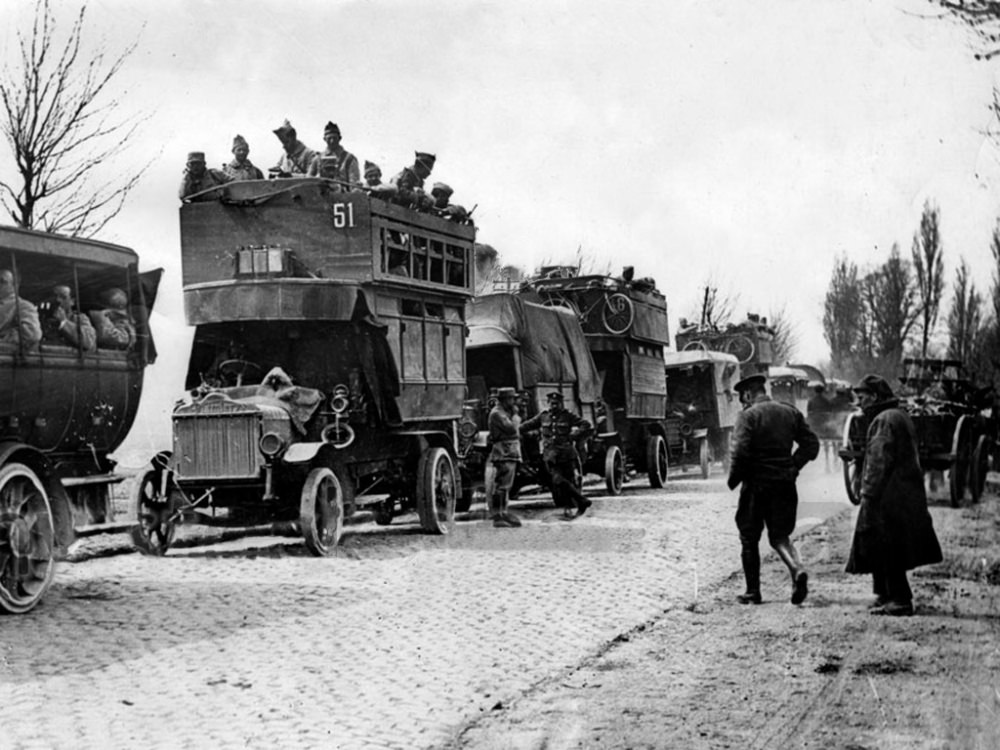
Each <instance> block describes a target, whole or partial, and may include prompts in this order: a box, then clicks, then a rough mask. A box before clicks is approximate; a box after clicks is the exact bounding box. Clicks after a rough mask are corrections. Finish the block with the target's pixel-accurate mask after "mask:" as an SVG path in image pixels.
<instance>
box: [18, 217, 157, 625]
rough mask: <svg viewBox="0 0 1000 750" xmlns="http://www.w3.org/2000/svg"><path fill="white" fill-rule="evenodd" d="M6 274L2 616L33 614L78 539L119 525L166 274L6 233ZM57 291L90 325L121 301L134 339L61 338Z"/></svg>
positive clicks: (78, 246)
mask: <svg viewBox="0 0 1000 750" xmlns="http://www.w3.org/2000/svg"><path fill="white" fill-rule="evenodd" d="M0 274H3V276H4V282H5V285H8V284H9V285H10V286H12V287H13V288H12V289H5V290H4V296H3V299H0V317H2V320H0V326H2V327H3V328H4V335H3V336H2V339H3V340H2V341H0V399H2V405H0V610H2V611H4V612H10V613H23V612H27V611H28V610H30V609H31V608H32V607H34V606H35V605H36V604H37V603H38V602H39V601H40V600H41V598H42V596H43V595H44V593H45V591H46V590H47V589H48V587H49V585H50V584H51V582H52V577H53V574H54V572H55V564H56V559H57V557H58V556H59V553H60V552H61V551H62V550H65V548H66V547H67V546H68V545H69V544H70V542H71V541H72V540H73V538H74V530H75V529H76V528H78V527H90V528H99V527H100V525H102V524H107V523H109V522H111V521H112V520H113V518H112V499H111V492H110V488H111V487H112V486H113V485H115V484H116V483H118V482H121V481H122V480H123V479H124V478H125V476H124V475H122V474H119V473H116V472H115V461H114V460H113V459H112V458H111V457H110V455H109V454H111V453H113V452H114V450H115V449H116V448H118V446H119V445H120V444H121V443H122V441H123V440H124V439H125V436H126V434H127V433H128V431H129V429H130V428H131V426H132V422H133V420H134V419H135V414H136V409H137V407H138V405H139V396H140V394H141V392H142V382H143V375H144V372H145V368H146V365H148V364H150V363H152V362H153V361H154V360H155V358H156V351H155V349H154V346H153V340H152V337H151V335H150V331H149V325H148V320H149V312H150V310H151V309H152V305H153V302H154V299H155V297H156V289H157V285H158V283H159V278H160V271H158V270H157V271H153V272H150V273H146V274H140V273H139V268H138V256H137V255H136V253H135V252H133V251H132V250H130V249H129V248H126V247H121V246H119V245H112V244H108V243H106V242H97V241H94V240H85V239H78V238H71V237H62V236H59V235H55V234H48V233H44V232H36V231H29V230H24V229H15V228H10V227H0ZM56 286H65V287H67V288H68V289H69V290H70V292H71V294H72V297H73V299H74V300H75V301H76V308H77V310H76V312H77V313H78V314H79V315H81V316H85V317H87V318H88V320H89V316H90V314H91V313H92V312H94V311H98V310H100V309H101V308H102V306H103V304H104V303H103V300H104V299H105V295H106V293H107V292H108V291H109V290H111V289H120V290H121V291H122V292H124V293H125V295H126V297H127V302H126V306H125V311H127V314H129V315H130V316H131V319H132V324H133V327H134V334H135V335H134V338H132V339H130V340H127V341H126V342H125V344H124V345H123V346H116V347H114V348H111V347H106V346H104V345H103V342H101V341H99V342H98V344H99V345H97V346H93V342H90V343H89V344H85V343H84V342H83V341H82V340H80V341H78V342H77V343H76V344H74V343H71V342H70V341H69V340H67V339H65V338H61V337H60V336H59V335H58V330H57V329H58V324H57V323H56V322H55V320H54V319H53V318H51V317H50V315H51V314H54V312H55V304H54V301H53V300H54V291H55V287H56ZM18 298H20V300H21V301H20V302H19V301H18ZM123 312H124V311H123ZM99 314H100V313H98V315H99ZM33 316H37V318H36V320H37V321H38V323H37V324H30V325H29V318H31V317H33ZM32 326H34V327H35V329H36V330H37V329H39V328H40V329H41V331H42V332H43V333H44V336H43V338H42V339H41V341H37V340H32V336H31V335H29V334H28V333H27V330H28V329H29V328H31V327H32Z"/></svg>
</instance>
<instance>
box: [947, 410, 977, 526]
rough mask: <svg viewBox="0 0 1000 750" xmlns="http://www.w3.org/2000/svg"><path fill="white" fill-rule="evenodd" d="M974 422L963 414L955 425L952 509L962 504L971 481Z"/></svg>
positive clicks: (950, 478)
mask: <svg viewBox="0 0 1000 750" xmlns="http://www.w3.org/2000/svg"><path fill="white" fill-rule="evenodd" d="M972 439H973V438H972V420H971V419H970V418H969V416H968V415H966V414H963V415H962V416H961V417H959V418H958V423H957V424H956V425H955V434H954V435H953V437H952V441H951V456H952V458H951V468H950V469H949V470H948V489H949V490H950V494H951V507H952V508H957V507H958V506H959V505H961V504H962V497H963V496H964V495H965V488H966V487H967V486H968V481H969V466H970V464H971V462H972Z"/></svg>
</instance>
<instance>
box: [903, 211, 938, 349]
mask: <svg viewBox="0 0 1000 750" xmlns="http://www.w3.org/2000/svg"><path fill="white" fill-rule="evenodd" d="M940 217H941V212H940V209H938V207H937V206H932V205H931V203H930V201H927V202H926V203H924V212H923V214H922V215H921V216H920V229H919V231H917V232H914V234H913V247H912V250H911V253H912V256H913V269H914V271H915V272H916V275H917V286H916V288H917V298H918V300H919V308H920V356H921V357H926V356H927V342H928V341H929V340H930V337H931V335H932V334H933V332H934V326H935V324H936V323H937V318H938V312H939V311H940V309H941V295H942V293H943V292H944V261H943V260H942V257H941V256H942V248H941V231H940V226H939V224H940Z"/></svg>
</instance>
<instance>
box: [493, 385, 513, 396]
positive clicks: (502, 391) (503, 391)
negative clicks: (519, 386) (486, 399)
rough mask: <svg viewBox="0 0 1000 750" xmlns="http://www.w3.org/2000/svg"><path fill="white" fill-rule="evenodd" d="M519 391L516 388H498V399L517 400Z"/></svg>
mask: <svg viewBox="0 0 1000 750" xmlns="http://www.w3.org/2000/svg"><path fill="white" fill-rule="evenodd" d="M516 397H517V390H516V389H514V388H508V387H506V386H505V387H503V388H497V398H516Z"/></svg>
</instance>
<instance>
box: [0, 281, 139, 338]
mask: <svg viewBox="0 0 1000 750" xmlns="http://www.w3.org/2000/svg"><path fill="white" fill-rule="evenodd" d="M100 300H101V307H99V308H96V309H94V310H91V311H89V312H88V313H87V314H84V313H82V312H80V311H79V310H78V309H77V307H76V300H75V299H74V297H73V291H72V289H71V288H70V287H69V286H68V285H66V284H57V285H56V286H55V287H53V289H52V298H51V299H49V300H45V301H43V302H41V303H40V304H38V305H36V304H35V303H33V302H31V301H30V300H26V299H24V298H22V297H20V296H18V293H17V285H16V283H15V278H14V274H13V272H12V271H10V270H9V269H3V270H0V343H6V344H15V345H18V346H21V347H23V348H24V349H25V350H28V351H30V350H32V349H34V348H35V347H37V346H38V344H39V343H49V344H61V345H65V346H72V347H74V348H76V349H81V350H83V351H85V352H90V351H94V350H95V349H97V348H102V349H131V348H132V347H133V346H134V345H135V340H136V332H135V324H134V323H133V321H132V316H131V315H130V314H129V311H128V295H126V294H125V292H124V291H123V290H121V289H118V288H111V289H107V290H105V291H104V292H103V293H102V294H101V296H100Z"/></svg>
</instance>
